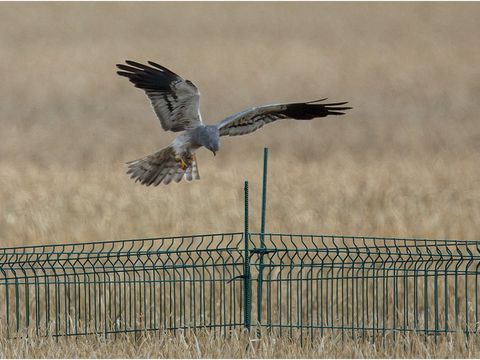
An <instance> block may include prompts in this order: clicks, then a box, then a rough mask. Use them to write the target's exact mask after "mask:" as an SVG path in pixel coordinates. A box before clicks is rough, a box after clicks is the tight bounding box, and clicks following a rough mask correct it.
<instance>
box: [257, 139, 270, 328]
mask: <svg viewBox="0 0 480 360" xmlns="http://www.w3.org/2000/svg"><path fill="white" fill-rule="evenodd" d="M267 164H268V148H267V147H265V148H264V149H263V178H262V219H261V223H260V251H261V252H260V258H259V261H258V282H257V322H258V324H259V325H262V298H263V255H264V251H265V220H266V206H267ZM257 335H259V332H258V334H257Z"/></svg>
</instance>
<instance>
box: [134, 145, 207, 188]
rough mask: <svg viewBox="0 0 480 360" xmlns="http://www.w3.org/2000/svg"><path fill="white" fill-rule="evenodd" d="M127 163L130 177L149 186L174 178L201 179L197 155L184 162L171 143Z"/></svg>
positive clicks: (167, 182)
mask: <svg viewBox="0 0 480 360" xmlns="http://www.w3.org/2000/svg"><path fill="white" fill-rule="evenodd" d="M127 165H128V171H127V174H130V178H132V179H135V182H137V181H139V182H140V183H141V184H143V185H147V186H150V185H153V186H157V185H159V184H160V183H162V182H163V183H164V184H169V183H170V182H171V181H172V180H173V181H175V182H180V180H182V179H183V178H184V177H185V179H186V180H188V181H191V180H198V179H200V175H199V173H198V167H197V161H196V158H195V155H193V157H192V158H191V159H190V161H188V162H185V161H184V162H183V164H182V160H181V158H180V157H179V156H178V154H177V153H176V152H175V149H174V148H173V147H172V146H171V145H169V146H167V147H165V148H163V149H162V150H159V151H157V152H156V153H154V154H151V155H147V156H145V157H143V158H141V159H137V160H133V161H129V162H128V163H127ZM182 165H183V166H182ZM185 165H188V166H187V167H186V166H185Z"/></svg>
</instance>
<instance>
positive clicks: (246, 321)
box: [243, 181, 252, 332]
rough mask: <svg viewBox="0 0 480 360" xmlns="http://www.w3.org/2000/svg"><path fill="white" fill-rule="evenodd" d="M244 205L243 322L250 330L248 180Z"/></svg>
mask: <svg viewBox="0 0 480 360" xmlns="http://www.w3.org/2000/svg"><path fill="white" fill-rule="evenodd" d="M244 205H245V219H244V233H243V237H244V242H245V254H244V257H245V258H244V262H243V300H244V301H243V304H244V310H243V323H244V326H245V328H246V329H247V330H248V331H249V332H250V319H251V313H250V312H251V306H252V296H251V289H250V287H251V278H250V249H249V240H250V239H249V238H250V233H249V229H248V181H245V188H244Z"/></svg>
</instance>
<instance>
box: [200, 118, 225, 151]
mask: <svg viewBox="0 0 480 360" xmlns="http://www.w3.org/2000/svg"><path fill="white" fill-rule="evenodd" d="M199 140H200V143H201V144H202V145H203V146H204V147H205V148H207V149H208V150H210V151H211V152H212V153H213V155H214V156H215V155H216V153H217V151H218V149H220V135H219V133H218V128H217V127H216V126H215V125H207V126H205V127H204V128H203V129H202V133H201V134H200V137H199Z"/></svg>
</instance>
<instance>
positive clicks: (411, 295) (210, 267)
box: [0, 150, 480, 339]
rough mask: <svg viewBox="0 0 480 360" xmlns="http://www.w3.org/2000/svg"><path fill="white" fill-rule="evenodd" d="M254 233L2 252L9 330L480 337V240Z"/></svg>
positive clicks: (3, 305)
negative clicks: (256, 331)
mask: <svg viewBox="0 0 480 360" xmlns="http://www.w3.org/2000/svg"><path fill="white" fill-rule="evenodd" d="M267 155H268V153H267V150H265V156H264V177H263V193H262V222H261V231H260V232H259V233H255V232H251V231H250V229H249V223H248V218H249V216H248V183H247V182H246V183H245V218H244V224H243V232H238V233H223V234H209V235H193V236H182V237H159V238H149V239H131V240H118V241H106V242H90V243H75V244H61V245H43V246H25V247H10V248H0V327H4V328H5V332H6V333H7V336H23V335H22V334H26V332H27V331H28V333H29V334H32V333H33V334H36V335H52V336H71V335H86V334H94V333H95V334H98V333H100V334H105V336H107V335H108V334H117V333H129V332H141V331H172V332H176V331H178V330H181V329H192V330H194V331H196V330H199V329H206V328H208V329H216V330H217V331H219V332H220V333H223V334H228V333H229V332H230V331H231V330H232V329H239V328H246V329H251V327H257V328H259V329H260V328H261V329H264V330H265V331H267V332H272V333H275V334H279V335H288V336H294V335H295V336H297V334H299V335H300V336H301V338H302V339H303V338H304V337H311V338H314V337H316V336H322V335H325V334H339V335H340V336H354V337H355V336H369V337H372V336H373V337H376V336H383V337H385V336H387V335H392V336H396V334H398V333H412V332H416V333H420V334H424V335H426V336H427V335H432V336H434V337H437V336H440V335H442V334H446V333H450V332H457V331H458V332H464V333H466V334H472V333H477V334H478V332H479V325H480V323H479V294H478V288H479V285H480V284H479V282H480V280H479V275H480V241H467V240H427V239H399V238H379V237H358V236H335V235H305V234H299V235H294V234H273V233H266V232H265V219H266V216H265V215H266V214H265V203H266V180H267V179H266V170H267V161H266V160H267Z"/></svg>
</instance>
